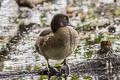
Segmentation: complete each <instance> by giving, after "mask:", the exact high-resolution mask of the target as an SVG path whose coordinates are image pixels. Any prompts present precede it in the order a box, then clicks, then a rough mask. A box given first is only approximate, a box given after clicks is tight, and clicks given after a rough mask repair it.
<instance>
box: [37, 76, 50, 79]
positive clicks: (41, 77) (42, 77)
mask: <svg viewBox="0 0 120 80" xmlns="http://www.w3.org/2000/svg"><path fill="white" fill-rule="evenodd" d="M44 79H48V76H46V75H43V76H40V77H39V79H38V80H44Z"/></svg>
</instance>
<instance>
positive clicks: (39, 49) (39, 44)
mask: <svg viewBox="0 0 120 80" xmlns="http://www.w3.org/2000/svg"><path fill="white" fill-rule="evenodd" d="M51 33H52V31H51V29H45V30H43V31H42V32H41V33H40V35H39V37H38V38H37V41H36V44H35V48H36V51H37V52H38V53H39V54H41V55H43V50H42V48H43V46H44V44H45V43H46V40H47V39H48V36H49V35H50V34H51Z"/></svg>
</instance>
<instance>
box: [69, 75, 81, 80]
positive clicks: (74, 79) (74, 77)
mask: <svg viewBox="0 0 120 80" xmlns="http://www.w3.org/2000/svg"><path fill="white" fill-rule="evenodd" d="M79 77H80V76H78V75H73V76H72V78H71V80H78V79H79Z"/></svg>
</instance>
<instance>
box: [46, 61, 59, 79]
mask: <svg viewBox="0 0 120 80" xmlns="http://www.w3.org/2000/svg"><path fill="white" fill-rule="evenodd" d="M47 62H48V80H50V78H51V76H53V75H55V74H59V71H58V69H57V68H54V67H52V66H51V65H50V64H49V61H48V60H47Z"/></svg>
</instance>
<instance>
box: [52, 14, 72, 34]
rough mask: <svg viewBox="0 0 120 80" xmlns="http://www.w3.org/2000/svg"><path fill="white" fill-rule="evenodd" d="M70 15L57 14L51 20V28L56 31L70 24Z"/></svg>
mask: <svg viewBox="0 0 120 80" xmlns="http://www.w3.org/2000/svg"><path fill="white" fill-rule="evenodd" d="M69 24H70V22H69V17H68V16H67V15H65V14H56V15H55V16H54V17H53V19H52V21H51V29H52V31H53V33H55V32H56V31H57V30H58V29H59V28H60V27H66V26H69Z"/></svg>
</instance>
